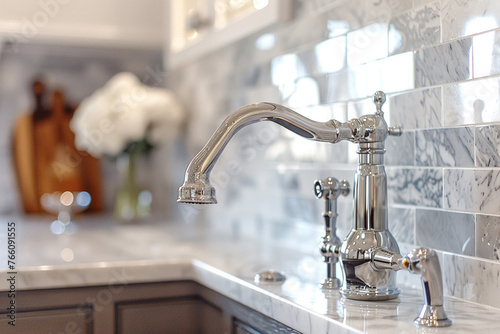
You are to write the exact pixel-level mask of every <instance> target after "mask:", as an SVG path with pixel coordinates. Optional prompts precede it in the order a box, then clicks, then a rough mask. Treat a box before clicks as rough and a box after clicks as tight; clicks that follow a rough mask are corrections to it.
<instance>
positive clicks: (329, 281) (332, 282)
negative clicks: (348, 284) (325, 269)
mask: <svg viewBox="0 0 500 334" xmlns="http://www.w3.org/2000/svg"><path fill="white" fill-rule="evenodd" d="M341 285H342V284H341V283H340V280H339V279H338V278H335V277H333V278H326V279H325V280H324V281H323V283H321V289H324V290H336V289H338V288H340V286H341Z"/></svg>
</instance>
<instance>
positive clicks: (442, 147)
mask: <svg viewBox="0 0 500 334" xmlns="http://www.w3.org/2000/svg"><path fill="white" fill-rule="evenodd" d="M415 157H416V164H417V166H443V167H444V166H452V167H473V166H474V131H473V129H472V128H470V127H459V128H443V129H431V130H417V131H416V134H415Z"/></svg>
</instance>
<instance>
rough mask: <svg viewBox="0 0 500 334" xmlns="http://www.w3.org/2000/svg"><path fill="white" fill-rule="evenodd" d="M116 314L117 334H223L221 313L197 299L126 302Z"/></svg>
mask: <svg viewBox="0 0 500 334" xmlns="http://www.w3.org/2000/svg"><path fill="white" fill-rule="evenodd" d="M116 314H117V327H118V331H117V333H119V334H135V333H148V334H155V333H176V334H199V333H201V334H204V333H206V334H212V333H223V330H222V324H223V320H222V312H221V310H219V309H218V308H216V307H214V306H212V305H210V304H208V303H206V302H204V301H203V300H201V299H198V298H181V299H173V300H163V301H155V302H140V303H126V304H121V305H118V306H117V309H116Z"/></svg>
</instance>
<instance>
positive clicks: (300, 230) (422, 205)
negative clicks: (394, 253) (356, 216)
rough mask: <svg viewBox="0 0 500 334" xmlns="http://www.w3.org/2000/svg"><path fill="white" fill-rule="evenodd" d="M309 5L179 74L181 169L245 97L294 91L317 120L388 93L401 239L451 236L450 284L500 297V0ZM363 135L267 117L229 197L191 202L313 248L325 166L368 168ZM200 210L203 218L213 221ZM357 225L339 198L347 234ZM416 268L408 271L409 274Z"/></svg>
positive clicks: (285, 95)
mask: <svg viewBox="0 0 500 334" xmlns="http://www.w3.org/2000/svg"><path fill="white" fill-rule="evenodd" d="M294 5H295V8H294V19H293V20H292V21H290V22H287V23H283V24H280V25H276V26H274V27H272V28H269V29H267V30H266V31H264V32H262V33H260V34H257V35H254V36H250V37H248V38H246V39H244V40H242V41H240V42H238V43H235V44H234V45H231V46H230V47H226V48H224V49H222V50H219V51H217V52H215V53H213V54H211V55H209V56H207V57H204V58H203V59H200V60H199V61H196V62H194V63H192V64H189V65H187V66H184V67H183V68H180V69H177V70H175V71H172V72H171V73H169V76H168V80H169V86H170V87H172V88H173V89H174V90H175V91H176V92H177V93H178V94H179V95H180V96H181V97H182V99H183V100H184V102H185V104H186V106H187V107H188V110H189V112H190V117H191V118H190V123H189V128H188V130H187V132H186V136H185V139H186V140H185V143H186V147H187V152H188V154H187V156H186V157H183V158H182V159H180V161H179V162H176V166H175V170H176V171H178V170H181V172H178V173H177V172H175V173H177V175H173V177H175V178H178V182H179V185H180V184H181V180H182V171H183V170H184V169H185V167H186V165H187V162H188V161H189V159H190V158H191V157H192V156H194V154H195V153H197V151H198V150H199V149H201V147H202V145H203V144H204V143H205V142H206V140H207V139H208V138H209V136H210V135H211V134H212V133H213V131H214V130H215V129H216V127H217V125H218V124H220V122H221V121H222V120H223V119H224V117H226V116H227V115H228V114H229V113H230V112H231V111H233V110H235V109H236V108H237V107H239V106H242V105H244V104H247V103H251V102H258V101H266V100H267V101H272V102H277V103H282V104H284V105H287V106H290V107H292V108H294V109H295V110H297V111H299V112H300V113H302V114H303V115H306V116H308V117H310V118H313V119H315V120H328V119H330V118H332V117H333V118H335V119H337V120H340V121H345V120H347V119H350V118H353V117H357V116H359V115H361V114H365V113H373V112H374V110H375V108H374V105H373V104H372V102H371V100H370V95H371V94H373V93H374V92H375V91H377V90H383V91H385V92H386V93H387V96H388V101H387V103H386V104H385V105H384V107H383V110H384V111H385V117H386V119H387V121H388V123H389V125H401V126H403V128H404V134H403V135H402V137H391V138H389V139H388V140H387V154H386V165H387V167H386V170H387V174H388V189H389V190H388V191H389V205H390V207H389V215H390V216H389V225H390V228H391V230H392V232H393V234H394V235H395V237H396V239H397V240H398V241H399V242H400V245H401V248H402V251H407V250H409V249H411V248H413V247H415V246H425V247H430V248H434V249H437V250H439V251H440V252H439V253H440V256H441V263H442V266H443V271H444V281H445V289H446V294H447V295H451V296H456V297H459V298H465V299H468V300H472V301H475V302H479V303H484V304H488V305H491V306H494V307H500V282H499V281H498V276H499V275H500V190H499V189H500V168H499V166H500V139H499V138H500V111H499V110H500V86H499V84H500V76H499V74H500V47H499V45H500V44H499V42H500V4H499V3H498V1H494V0H482V1H477V0H476V1H472V0H460V1H458V0H442V1H429V0H413V2H412V1H409V0H377V1H375V0H360V1H343V0H338V1H333V0H331V1H326V0H323V1H322V0H316V1H309V0H296V1H294ZM356 161H357V157H356V153H355V147H354V145H352V144H349V143H340V144H335V145H332V144H325V143H315V142H311V141H307V140H305V139H303V138H299V137H297V136H296V135H294V134H291V133H289V132H287V130H284V129H282V128H280V127H279V126H277V125H275V124H267V123H259V124H254V125H251V126H249V127H247V128H245V129H243V130H242V131H241V132H240V133H238V134H237V135H236V136H235V137H234V138H233V140H232V142H231V143H230V144H229V145H228V147H227V148H226V151H225V152H224V153H223V154H222V156H221V159H220V160H219V163H218V164H217V166H216V167H215V169H214V171H213V172H212V180H213V183H214V184H215V186H216V188H217V192H218V199H219V204H218V205H216V206H209V207H206V206H203V207H196V206H188V205H179V206H178V209H179V216H180V217H181V218H182V219H184V221H185V222H186V223H189V224H193V225H195V224H197V223H196V222H197V221H201V219H202V218H203V217H205V224H208V225H209V226H210V227H211V228H212V230H213V231H214V232H215V233H226V234H227V235H228V236H230V237H233V238H255V239H258V240H261V241H262V243H263V244H266V243H281V244H284V245H289V246H291V247H293V249H294V251H303V252H306V253H311V256H313V257H316V258H318V259H319V254H318V253H317V250H316V247H317V243H318V240H319V237H320V236H321V235H322V233H323V222H322V220H321V211H322V208H323V203H322V201H321V200H317V199H315V198H314V195H313V191H312V184H313V182H314V180H315V179H317V178H325V177H328V176H333V177H336V178H339V179H341V178H345V179H347V180H348V181H349V182H350V183H351V185H352V183H353V175H354V170H355V168H356ZM198 224H199V223H198ZM351 224H352V195H351V196H349V198H340V199H339V221H338V227H339V231H338V234H339V236H341V238H343V237H344V236H345V235H346V234H347V233H348V231H349V229H350V227H351ZM400 277H402V278H401V279H402V280H406V279H408V277H407V276H405V275H404V274H403V275H400Z"/></svg>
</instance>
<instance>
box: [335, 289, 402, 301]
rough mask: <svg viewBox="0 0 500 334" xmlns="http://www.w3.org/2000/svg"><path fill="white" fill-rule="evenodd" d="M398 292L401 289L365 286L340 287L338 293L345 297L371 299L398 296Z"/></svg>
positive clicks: (386, 298) (394, 297)
mask: <svg viewBox="0 0 500 334" xmlns="http://www.w3.org/2000/svg"><path fill="white" fill-rule="evenodd" d="M400 292H401V290H400V289H399V288H395V289H376V288H370V287H367V286H359V287H351V288H342V289H340V294H341V295H342V296H343V297H345V298H347V299H354V300H373V301H377V300H389V299H396V298H398V296H399V293H400Z"/></svg>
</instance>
